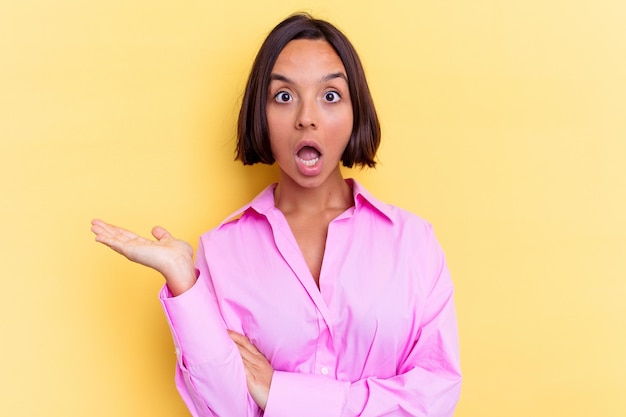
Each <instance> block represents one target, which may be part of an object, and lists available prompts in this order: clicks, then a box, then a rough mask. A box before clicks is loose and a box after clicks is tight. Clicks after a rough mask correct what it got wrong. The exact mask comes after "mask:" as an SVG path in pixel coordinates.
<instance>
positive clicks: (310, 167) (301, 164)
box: [294, 139, 324, 177]
mask: <svg viewBox="0 0 626 417" xmlns="http://www.w3.org/2000/svg"><path fill="white" fill-rule="evenodd" d="M304 147H310V148H313V149H315V150H316V151H317V152H319V154H320V155H319V157H318V158H317V161H315V163H313V164H310V162H305V161H304V160H303V159H301V158H300V157H299V156H298V153H299V152H300V151H301V150H302V149H303V148H304ZM294 159H295V162H296V166H297V167H298V171H299V172H300V174H302V175H304V176H307V177H311V176H315V175H318V174H319V173H320V172H321V171H322V167H323V165H324V164H323V159H324V154H323V153H322V150H321V147H320V145H319V144H318V143H317V142H315V141H314V140H310V139H304V140H301V141H299V142H298V143H297V144H296V147H295V152H294Z"/></svg>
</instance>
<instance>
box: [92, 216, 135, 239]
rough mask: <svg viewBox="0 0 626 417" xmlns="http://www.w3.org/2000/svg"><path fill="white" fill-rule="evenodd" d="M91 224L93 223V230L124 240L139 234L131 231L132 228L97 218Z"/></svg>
mask: <svg viewBox="0 0 626 417" xmlns="http://www.w3.org/2000/svg"><path fill="white" fill-rule="evenodd" d="M91 224H92V225H93V226H92V228H91V230H92V231H93V232H94V233H96V234H101V235H106V236H109V237H112V238H117V239H120V240H122V241H126V240H132V239H135V238H136V237H137V234H135V233H133V232H131V231H130V230H126V229H124V228H122V227H119V226H115V225H113V224H110V223H106V222H104V221H102V220H98V219H95V220H93V221H92V223H91Z"/></svg>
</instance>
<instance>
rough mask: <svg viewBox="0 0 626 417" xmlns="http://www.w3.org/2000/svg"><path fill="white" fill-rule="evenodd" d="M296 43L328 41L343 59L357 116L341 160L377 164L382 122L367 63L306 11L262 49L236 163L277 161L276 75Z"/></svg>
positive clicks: (248, 87)
mask: <svg viewBox="0 0 626 417" xmlns="http://www.w3.org/2000/svg"><path fill="white" fill-rule="evenodd" d="M296 39H310V40H324V41H326V42H328V43H329V44H330V45H331V46H332V47H333V49H334V50H335V52H337V55H339V58H340V59H341V61H342V63H343V66H344V67H345V69H346V73H347V76H348V88H349V91H350V100H351V102H352V112H353V126H352V134H351V136H350V140H349V142H348V145H347V146H346V149H345V151H344V153H343V155H342V157H341V162H342V163H343V165H344V166H346V167H352V166H353V165H360V166H362V167H364V166H366V165H367V166H369V167H373V166H375V165H376V161H375V160H374V158H375V156H376V150H377V149H378V145H379V144H380V123H379V122H378V116H377V115H376V109H375V108H374V101H373V100H372V95H371V94H370V90H369V87H368V85H367V80H366V79H365V71H364V70H363V66H362V65H361V60H360V59H359V56H358V55H357V53H356V50H355V49H354V47H353V46H352V44H351V43H350V41H349V40H348V38H346V36H345V35H344V34H343V33H341V31H339V29H337V28H336V27H335V26H333V25H332V24H330V23H328V22H326V21H324V20H319V19H314V18H313V17H311V16H310V15H308V14H306V13H298V14H294V15H292V16H290V17H288V18H287V19H285V20H283V21H282V22H281V23H279V24H278V25H277V26H276V27H275V28H274V29H272V31H271V32H270V33H269V35H268V36H267V38H266V39H265V41H264V42H263V45H261V49H259V52H258V54H257V56H256V59H255V60H254V64H253V65H252V71H251V72H250V77H249V78H248V83H247V85H246V90H245V92H244V96H243V101H242V103H241V110H240V111H239V121H238V123H237V149H236V156H235V159H236V160H240V161H241V162H243V164H244V165H253V164H256V163H257V162H260V163H264V164H270V165H271V164H273V163H274V156H273V155H272V150H271V147H270V141H269V128H268V125H267V115H266V102H267V94H268V88H269V84H270V74H271V72H272V69H273V68H274V64H275V62H276V59H277V58H278V55H279V54H280V53H281V51H282V50H283V48H284V47H285V45H287V44H288V43H289V42H291V41H293V40H296Z"/></svg>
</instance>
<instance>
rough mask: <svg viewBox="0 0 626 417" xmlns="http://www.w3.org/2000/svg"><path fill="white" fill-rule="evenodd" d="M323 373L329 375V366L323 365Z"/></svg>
mask: <svg viewBox="0 0 626 417" xmlns="http://www.w3.org/2000/svg"><path fill="white" fill-rule="evenodd" d="M322 375H328V368H327V367H323V368H322Z"/></svg>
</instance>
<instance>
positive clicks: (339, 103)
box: [92, 14, 461, 417]
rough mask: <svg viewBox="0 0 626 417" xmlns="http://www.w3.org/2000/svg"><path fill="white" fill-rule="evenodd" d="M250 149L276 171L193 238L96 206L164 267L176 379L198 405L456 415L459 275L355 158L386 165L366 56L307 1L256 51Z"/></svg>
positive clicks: (104, 238)
mask: <svg viewBox="0 0 626 417" xmlns="http://www.w3.org/2000/svg"><path fill="white" fill-rule="evenodd" d="M238 136H239V139H238V145H237V158H238V159H239V160H241V161H242V162H243V163H244V164H254V163H259V162H260V163H267V164H272V163H274V162H275V163H276V164H277V165H278V168H279V170H280V178H279V182H278V183H277V184H272V185H270V186H269V187H267V188H266V189H265V190H264V191H262V192H261V193H260V194H259V195H258V196H257V197H256V198H255V199H254V200H252V202H250V203H249V204H248V205H246V206H245V207H243V208H242V209H241V210H239V211H238V212H237V213H235V215H233V217H232V218H230V219H228V220H226V221H225V222H223V223H222V224H221V225H219V226H218V227H217V228H216V229H214V230H212V231H210V232H208V233H206V234H204V235H203V236H202V237H201V239H200V243H199V247H198V252H197V255H196V259H195V264H194V262H193V261H192V258H193V253H192V249H191V246H190V245H189V244H187V243H185V242H183V241H181V240H178V239H176V238H174V237H173V236H171V235H170V234H169V233H168V232H167V231H166V230H165V229H163V228H161V227H155V228H154V229H153V231H152V234H153V236H154V238H155V239H156V240H150V239H145V238H143V237H140V236H137V235H135V234H134V233H132V232H130V231H127V230H124V229H122V228H119V227H116V226H113V225H110V224H107V223H105V222H103V221H101V220H94V221H93V224H92V231H93V232H94V233H95V234H96V240H97V241H98V242H101V243H103V244H105V245H107V246H109V247H111V248H112V249H114V250H115V251H117V252H119V253H121V254H123V255H124V256H126V257H127V258H129V259H130V260H132V261H135V262H138V263H141V264H143V265H146V266H148V267H151V268H154V269H156V270H157V271H159V272H160V273H162V274H163V276H164V277H165V280H166V285H165V286H164V287H163V290H162V291H161V294H160V297H161V300H162V303H163V307H164V309H165V313H166V316H167V319H168V321H169V324H170V327H171V330H172V335H173V338H174V343H175V345H176V352H177V357H178V358H177V359H178V360H177V372H176V384H177V387H178V389H179V391H180V393H181V395H182V397H183V399H184V401H185V403H186V404H187V406H188V407H189V410H190V411H191V413H192V414H193V415H194V416H225V417H240V416H261V415H264V416H266V417H275V416H276V417H282V416H285V417H294V416H298V417H308V416H311V417H313V416H314V417H320V416H323V417H334V416H336V417H346V416H372V417H373V416H452V414H453V412H454V408H455V405H456V403H457V400H458V397H459V391H460V384H461V375H460V369H459V349H458V340H457V325H456V315H455V309H454V303H453V287H452V282H451V280H450V276H449V273H448V269H447V267H446V264H445V259H444V255H443V253H442V251H441V249H440V247H439V245H438V243H437V241H436V239H435V236H434V234H433V231H432V228H431V226H430V225H429V224H428V223H427V222H425V221H424V220H422V219H420V218H419V217H417V216H415V215H413V214H410V213H408V212H406V211H403V210H401V209H399V208H397V207H394V206H391V205H387V204H384V203H382V202H380V201H378V200H377V199H376V198H375V197H373V196H372V195H371V194H369V193H368V192H367V191H366V190H365V189H364V188H363V187H362V186H361V185H360V184H359V183H357V182H356V181H354V180H351V179H347V180H346V179H344V178H343V177H342V174H341V171H340V163H343V165H345V166H349V167H350V166H354V165H357V166H370V167H373V166H374V165H375V161H374V158H375V154H376V150H377V148H378V144H379V141H380V127H379V124H378V119H377V117H376V112H375V109H374V105H373V102H372V98H371V96H370V92H369V88H368V86H367V82H366V79H365V75H364V71H363V68H362V66H361V63H360V61H359V58H358V56H357V54H356V52H355V50H354V48H353V47H352V45H351V44H350V42H349V41H348V40H347V38H346V37H345V36H344V35H343V34H342V33H341V32H340V31H339V30H337V29H336V28H335V27H334V26H332V25H331V24H329V23H328V22H325V21H322V20H316V19H313V18H311V17H310V16H308V15H303V14H298V15H294V16H291V17H289V18H287V19H286V20H284V21H283V22H281V23H280V24H279V25H278V26H277V27H275V28H274V29H273V30H272V32H271V33H270V34H269V35H268V37H267V39H266V40H265V42H264V44H263V45H262V47H261V49H260V51H259V53H258V55H257V58H256V60H255V62H254V65H253V68H252V72H251V74H250V78H249V80H248V84H247V87H246V91H245V95H244V99H243V104H242V108H241V112H240V115H239V126H238Z"/></svg>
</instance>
